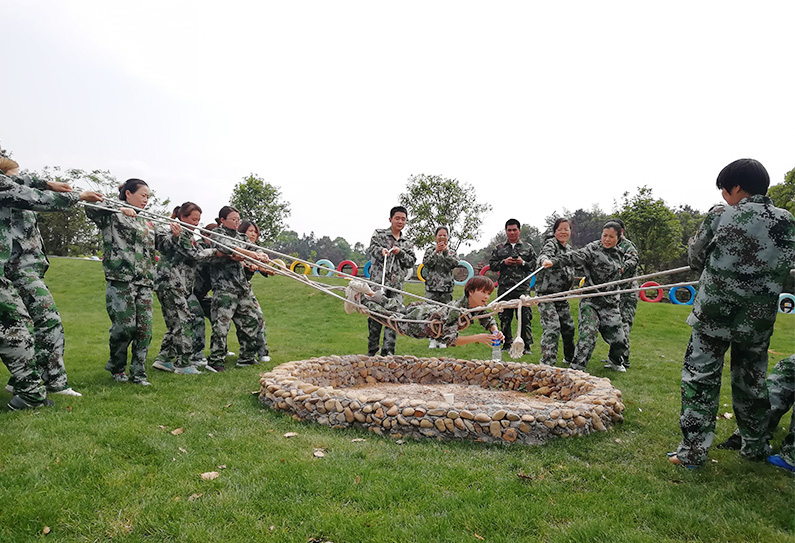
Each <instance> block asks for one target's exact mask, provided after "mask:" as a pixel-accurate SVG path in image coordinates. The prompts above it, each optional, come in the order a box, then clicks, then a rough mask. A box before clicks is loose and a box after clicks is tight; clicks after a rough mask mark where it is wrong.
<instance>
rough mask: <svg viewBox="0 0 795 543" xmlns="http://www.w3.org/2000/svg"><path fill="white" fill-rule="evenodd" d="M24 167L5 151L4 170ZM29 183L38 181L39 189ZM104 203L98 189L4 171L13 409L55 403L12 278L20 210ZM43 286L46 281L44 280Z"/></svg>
mask: <svg viewBox="0 0 795 543" xmlns="http://www.w3.org/2000/svg"><path fill="white" fill-rule="evenodd" d="M17 168H18V165H17V164H16V162H15V161H13V160H11V159H10V158H8V157H7V156H5V153H2V152H0V171H2V172H8V173H12V174H13V173H17ZM26 184H27V185H35V186H38V187H40V188H42V189H45V188H47V189H55V191H53V190H39V189H36V188H33V187H31V186H26ZM80 200H83V201H88V202H99V201H101V200H102V195H100V194H98V193H95V192H82V193H80V194H78V193H76V192H71V187H69V186H68V185H66V184H63V183H47V182H46V181H42V180H38V179H36V178H31V177H27V176H25V177H13V178H12V177H9V176H6V175H4V174H3V175H0V358H2V360H3V363H4V364H5V365H6V367H7V368H8V371H9V373H11V379H12V381H11V382H12V387H13V394H14V396H13V397H12V398H11V401H10V402H9V403H8V408H9V409H11V410H12V411H15V410H21V409H35V408H38V407H42V406H52V405H54V404H53V401H52V400H50V399H48V398H47V389H46V388H45V385H44V383H43V382H42V380H41V376H40V375H39V372H38V370H37V367H36V357H37V353H36V350H35V349H36V347H35V340H34V337H33V335H32V334H31V330H34V333H35V328H34V325H33V321H32V320H31V317H30V315H29V314H28V310H27V308H26V307H25V303H24V301H23V299H22V297H21V296H20V294H19V292H18V291H17V289H16V287H15V286H14V284H13V283H12V282H11V281H10V280H9V279H8V277H7V276H6V267H7V265H8V262H9V258H10V257H11V254H12V251H13V246H14V237H13V231H14V229H15V228H16V227H17V225H16V224H15V222H14V220H15V218H16V219H19V217H18V216H16V215H15V213H14V211H15V210H16V209H27V210H33V211H53V210H59V209H65V208H68V207H71V206H73V205H75V204H76V203H77V202H78V201H80ZM42 284H43V283H42ZM44 288H45V289H46V286H45V287H44Z"/></svg>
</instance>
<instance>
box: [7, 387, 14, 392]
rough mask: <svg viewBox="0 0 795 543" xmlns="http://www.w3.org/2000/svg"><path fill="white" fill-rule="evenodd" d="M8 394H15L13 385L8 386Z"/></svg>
mask: <svg viewBox="0 0 795 543" xmlns="http://www.w3.org/2000/svg"><path fill="white" fill-rule="evenodd" d="M6 392H11V393H13V392H14V387H12V386H11V385H6Z"/></svg>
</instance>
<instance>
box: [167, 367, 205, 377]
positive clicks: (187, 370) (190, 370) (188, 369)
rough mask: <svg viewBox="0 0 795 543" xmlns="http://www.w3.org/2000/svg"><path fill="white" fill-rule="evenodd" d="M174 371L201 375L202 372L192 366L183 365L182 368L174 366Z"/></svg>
mask: <svg viewBox="0 0 795 543" xmlns="http://www.w3.org/2000/svg"><path fill="white" fill-rule="evenodd" d="M174 373H179V374H181V375H201V373H202V372H200V371H199V370H197V369H196V368H194V367H193V366H185V367H184V368H174Z"/></svg>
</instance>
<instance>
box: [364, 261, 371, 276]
mask: <svg viewBox="0 0 795 543" xmlns="http://www.w3.org/2000/svg"><path fill="white" fill-rule="evenodd" d="M372 265H373V261H372V260H368V261H367V264H365V265H364V276H365V277H366V278H368V279H370V266H372Z"/></svg>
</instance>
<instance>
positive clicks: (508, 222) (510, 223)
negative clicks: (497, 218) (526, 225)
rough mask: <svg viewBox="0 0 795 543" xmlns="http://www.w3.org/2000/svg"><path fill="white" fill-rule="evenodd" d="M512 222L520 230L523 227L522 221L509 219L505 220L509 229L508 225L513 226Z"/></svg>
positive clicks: (506, 227)
mask: <svg viewBox="0 0 795 543" xmlns="http://www.w3.org/2000/svg"><path fill="white" fill-rule="evenodd" d="M512 224H515V225H516V228H518V229H519V230H521V229H522V223H520V222H519V221H517V220H516V219H508V220H507V221H505V229H506V230H508V227H509V226H511V225H512Z"/></svg>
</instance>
